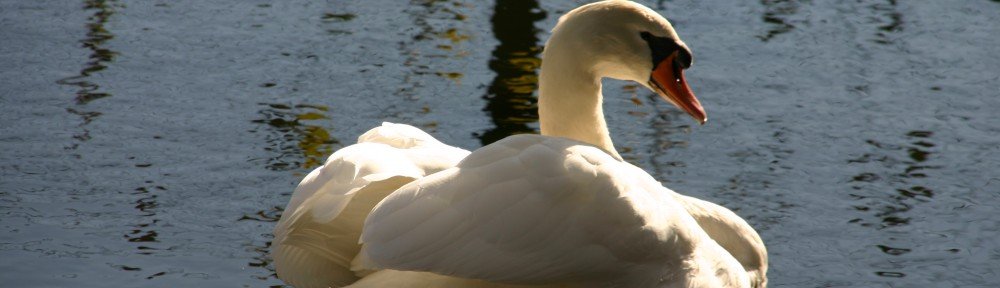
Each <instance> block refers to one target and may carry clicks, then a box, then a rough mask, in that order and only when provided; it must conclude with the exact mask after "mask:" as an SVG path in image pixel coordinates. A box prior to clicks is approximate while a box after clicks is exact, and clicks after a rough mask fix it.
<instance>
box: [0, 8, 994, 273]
mask: <svg viewBox="0 0 1000 288" xmlns="http://www.w3.org/2000/svg"><path fill="white" fill-rule="evenodd" d="M582 2H583V1H540V2H539V1H529V0H521V1H517V0H497V1H496V2H495V3H492V2H474V1H458V0H441V1H431V0H428V1H409V2H406V1H363V2H362V1H299V0H292V1H264V0H254V1H192V0H180V1H156V0H154V1H127V0H118V1H113V0H105V1H101V0H86V1H52V0H39V1H17V0H2V1H0V42H2V43H3V44H2V45H0V65H2V67H3V68H2V69H0V151H2V152H0V231H2V232H0V259H2V260H0V281H2V282H0V283H3V286H5V287H6V286H11V287H137V286H144V287H236V286H244V287H264V286H272V285H280V284H281V282H280V281H279V280H277V279H276V278H274V276H273V272H272V267H271V266H270V263H269V259H268V257H267V253H268V252H267V251H268V246H269V241H270V239H271V234H270V232H271V229H272V227H273V225H274V223H273V222H274V221H276V219H277V218H278V217H279V216H280V213H281V210H282V207H283V206H284V205H285V204H286V203H287V201H288V198H289V196H290V194H291V191H292V189H293V188H294V186H295V185H296V184H297V182H298V181H299V179H300V178H301V177H302V176H303V175H304V173H306V172H308V171H309V170H310V169H311V168H313V167H315V166H317V165H319V164H320V163H321V162H322V161H323V160H324V159H325V157H326V155H328V154H330V153H331V152H332V151H334V150H336V149H338V148H341V147H343V146H345V145H348V144H350V143H352V142H354V139H356V137H357V136H358V135H359V134H360V133H362V132H363V131H365V130H367V129H369V128H371V127H374V126H376V125H378V124H379V123H380V122H381V121H383V120H387V121H394V122H402V123H409V124H413V125H415V126H418V127H420V128H422V129H425V130H427V131H429V132H431V133H432V134H433V135H434V136H436V137H438V138H439V139H441V140H442V141H444V142H446V143H450V144H452V145H456V146H460V147H464V148H467V149H475V148H477V147H480V146H482V145H483V144H485V143H490V142H492V141H495V140H497V139H500V138H502V137H504V136H506V135H509V134H512V133H530V132H533V131H536V130H537V122H536V121H537V120H536V117H537V116H536V113H535V112H534V105H535V98H534V95H535V94H534V90H535V88H536V85H537V78H536V74H535V73H536V72H535V70H536V69H537V68H538V67H539V64H540V60H539V59H538V56H539V55H540V51H541V50H540V49H541V45H542V44H543V41H544V39H546V38H547V37H548V32H547V31H548V29H550V28H551V27H552V26H553V25H554V23H555V21H556V19H557V17H558V16H559V15H561V14H562V13H564V12H565V11H568V10H569V9H572V8H573V7H576V6H578V5H579V4H581V3H582ZM647 4H648V5H650V6H651V7H654V8H656V9H658V10H659V11H661V12H662V13H663V14H664V15H666V16H667V17H668V18H669V19H671V21H672V22H673V23H674V25H675V27H676V28H677V30H678V32H679V33H680V35H681V37H683V39H684V40H685V41H686V42H687V43H688V45H689V46H690V47H691V48H692V49H693V51H694V54H695V58H696V60H695V65H694V66H693V68H692V69H691V70H688V73H687V74H688V78H689V81H690V84H691V85H692V87H693V89H694V91H695V92H696V93H697V94H698V96H699V98H701V100H702V103H703V104H704V105H705V107H706V109H707V110H708V113H709V116H710V121H709V122H708V124H707V125H704V126H697V125H695V124H694V121H692V120H690V119H688V118H687V117H686V116H685V115H683V114H682V113H681V112H679V111H678V110H677V109H675V108H673V107H671V106H670V105H669V104H668V103H664V101H660V100H658V99H657V97H655V96H653V95H652V94H651V93H650V92H648V91H645V90H643V89H640V88H641V87H638V86H637V85H635V84H633V83H622V82H618V81H610V80H609V81H606V82H605V83H606V85H607V86H606V87H605V89H604V91H605V95H606V96H607V98H606V101H605V109H606V114H607V115H608V117H609V122H610V125H611V131H612V133H613V134H614V135H613V136H614V139H615V140H616V144H617V147H618V148H619V150H621V152H622V155H623V156H624V157H625V158H626V159H627V160H628V161H630V162H633V163H635V164H637V165H640V166H641V167H643V168H645V169H646V170H647V171H649V172H650V173H651V174H653V175H654V176H655V177H656V178H658V179H660V180H661V181H663V182H664V183H665V184H666V185H668V186H669V187H671V188H673V189H674V190H677V191H679V192H681V193H685V194H688V195H692V196H697V197H701V198H704V199H707V200H710V201H713V202H716V203H720V204H723V205H725V206H727V207H729V208H731V209H734V210H736V211H737V213H739V214H740V215H742V216H743V217H744V218H746V219H747V220H748V221H749V222H750V223H751V224H752V225H753V226H754V227H757V229H758V231H759V232H760V234H761V236H762V237H763V238H764V240H765V242H766V243H767V245H768V249H769V252H770V257H771V266H770V273H769V276H770V279H771V284H772V287H998V286H1000V240H998V239H1000V209H998V208H997V207H1000V172H998V171H1000V57H998V56H997V55H1000V37H998V35H1000V3H998V2H997V1H990V0H968V1H894V0H871V1H869V0H858V1H794V0H762V1H757V2H753V1H718V0H708V1H682V0H674V1H658V2H647Z"/></svg>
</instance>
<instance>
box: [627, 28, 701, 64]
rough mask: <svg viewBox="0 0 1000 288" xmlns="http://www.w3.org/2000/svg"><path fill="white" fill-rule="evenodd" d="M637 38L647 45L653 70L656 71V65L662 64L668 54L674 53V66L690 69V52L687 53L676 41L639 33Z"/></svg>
mask: <svg viewBox="0 0 1000 288" xmlns="http://www.w3.org/2000/svg"><path fill="white" fill-rule="evenodd" d="M639 37H642V40H646V44H648V45H649V50H650V51H652V53H653V55H652V56H653V69H654V70H655V69H656V65H658V64H660V62H663V59H667V57H669V56H670V54H673V53H674V52H678V53H677V58H676V59H674V66H675V67H680V68H681V69H687V68H690V67H691V61H692V57H691V51H688V49H687V47H684V46H681V45H680V44H677V42H676V41H674V40H672V39H670V38H667V37H658V36H653V34H652V33H649V32H645V31H643V32H641V33H639Z"/></svg>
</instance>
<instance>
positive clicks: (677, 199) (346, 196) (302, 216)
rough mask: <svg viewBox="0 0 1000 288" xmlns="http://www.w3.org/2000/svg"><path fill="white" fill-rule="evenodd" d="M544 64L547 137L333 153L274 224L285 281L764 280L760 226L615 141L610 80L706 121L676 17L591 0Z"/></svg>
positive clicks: (396, 136)
mask: <svg viewBox="0 0 1000 288" xmlns="http://www.w3.org/2000/svg"><path fill="white" fill-rule="evenodd" d="M662 47H666V48H664V49H667V50H671V49H672V51H666V52H665V53H666V54H662V53H660V54H658V52H656V49H659V48H662ZM650 50H653V51H650ZM543 59H544V61H543V64H542V72H541V76H540V79H541V84H540V86H541V88H540V96H539V116H540V122H541V128H542V134H543V135H519V136H511V137H508V138H506V139H503V140H501V141H498V142H497V143H494V144H491V145H488V146H486V147H483V148H480V149H478V150H476V151H475V152H472V153H471V154H469V152H467V151H465V150H461V149H458V148H454V147H451V146H447V145H444V144H442V143H440V142H438V141H437V140H434V139H433V137H431V136H430V135H428V134H426V133H424V132H422V131H420V130H419V129H417V128H413V127H411V126H407V125H400V124H391V123H386V124H383V126H381V127H378V128H375V129H372V130H371V131H369V132H368V133H365V134H364V135H362V136H361V138H360V139H359V144H356V145H352V146H350V147H347V148H344V149H341V150H339V151H337V152H336V153H334V154H333V155H332V156H330V158H329V160H327V162H326V164H325V165H324V166H322V167H320V168H317V169H316V170H315V171H313V172H312V173H310V174H309V175H308V176H306V178H305V179H304V180H303V181H302V183H301V184H300V185H299V187H298V188H296V191H295V193H294V195H293V197H292V200H291V202H290V203H289V205H288V207H287V208H286V212H285V214H284V215H282V218H281V220H280V222H279V224H278V226H277V227H276V228H275V241H274V253H273V257H274V261H275V262H274V263H275V267H276V269H277V273H278V275H279V277H281V278H282V279H284V280H285V281H286V282H288V283H290V284H292V285H295V286H297V287H327V286H333V287H340V286H345V285H351V287H764V286H765V285H766V281H767V278H766V272H767V254H766V250H765V249H764V246H763V243H762V242H761V240H760V237H759V236H758V235H757V233H756V232H755V231H754V230H753V229H752V228H751V227H750V226H749V225H748V224H747V223H746V222H745V221H743V220H742V219H741V218H739V217H738V216H736V214H734V213H733V212H732V211H729V210H728V209H726V208H723V207H721V206H718V205H715V204H712V203H709V202H705V201H702V200H698V199H695V198H691V197H687V196H683V195H680V194H677V193H675V192H673V191H671V190H669V189H667V188H665V187H663V186H662V185H661V184H660V183H659V182H657V181H656V180H654V179H653V178H652V177H651V176H649V175H648V174H647V173H645V172H644V171H642V170H641V169H640V168H638V167H635V166H633V165H631V164H628V163H626V162H624V161H622V160H621V157H620V156H618V154H617V152H616V151H615V150H614V146H613V144H612V142H611V138H610V136H609V133H608V130H607V125H606V124H605V120H604V116H603V112H602V110H601V102H602V95H601V84H600V79H601V78H603V77H611V78H617V79H624V80H633V81H638V82H640V83H643V84H646V80H647V79H649V86H648V87H650V88H652V89H655V90H656V91H658V92H659V93H661V95H663V96H664V97H665V98H667V99H668V100H670V101H671V102H673V103H674V104H676V105H678V106H679V107H681V108H684V110H686V111H687V112H688V113H689V114H691V115H692V116H694V117H695V118H696V119H697V120H699V121H704V119H705V117H704V111H703V110H702V109H701V106H700V104H698V102H697V100H696V99H694V95H693V94H692V93H691V92H690V90H689V89H688V88H687V85H686V82H685V81H684V79H683V76H682V74H681V72H680V71H681V70H683V69H684V68H686V67H687V66H690V59H691V58H690V52H689V51H687V48H686V46H685V45H684V44H683V42H680V40H679V38H678V37H677V35H676V33H675V32H674V31H673V28H672V27H671V26H670V24H669V23H668V22H667V21H666V19H663V18H662V17H661V16H659V15H658V14H656V13H655V12H653V11H652V10H650V9H648V8H646V7H643V6H641V5H638V4H634V3H631V2H625V1H606V2H599V3H594V4H590V5H586V6H583V7H581V8H578V9H576V10H574V11H571V12H570V13H568V14H567V15H566V16H563V18H561V19H560V21H559V24H558V25H557V26H556V28H555V29H554V30H553V35H552V38H550V40H549V42H548V43H547V45H546V49H545V52H544V55H543ZM664 63H666V64H664ZM661 64H662V65H661ZM664 67H666V68H664ZM667 70H669V71H667ZM651 71H652V72H651ZM664 79H667V80H664ZM466 155H468V156H467V157H466ZM369 212H370V213H369ZM359 242H360V243H363V246H362V245H361V244H359ZM410 271H412V272H410ZM359 279H360V280H359ZM519 285H521V286H519ZM532 285H533V286H532Z"/></svg>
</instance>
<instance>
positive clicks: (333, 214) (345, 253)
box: [272, 123, 468, 287]
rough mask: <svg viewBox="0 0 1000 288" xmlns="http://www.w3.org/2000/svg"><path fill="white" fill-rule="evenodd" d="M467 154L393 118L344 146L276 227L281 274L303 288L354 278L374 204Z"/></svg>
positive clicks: (302, 187) (308, 181)
mask: <svg viewBox="0 0 1000 288" xmlns="http://www.w3.org/2000/svg"><path fill="white" fill-rule="evenodd" d="M413 130H416V131H413ZM467 154H468V152H467V151H464V150H461V149H458V148H454V147H451V146H447V145H444V144H441V143H440V142H438V141H437V140H434V139H433V138H432V137H430V135H427V134H426V133H423V132H422V131H420V130H419V129H416V128H413V127H411V126H407V125H399V124H392V123H385V124H383V126H381V127H377V128H375V129H372V130H370V131H368V133H365V135H363V136H362V138H361V139H359V143H358V144H355V145H351V146H348V147H345V148H343V149H340V150H338V151H337V152H335V153H334V154H333V155H331V156H330V158H329V159H328V160H327V162H326V163H325V164H324V165H323V166H320V167H318V168H316V169H315V170H313V171H312V172H310V173H309V174H308V175H307V176H306V177H305V178H304V179H303V180H302V182H301V183H300V184H299V186H298V187H296V189H295V193H293V195H292V198H291V200H290V201H289V204H288V205H287V206H286V208H285V212H284V213H283V214H282V217H281V220H279V222H278V224H277V226H276V227H275V229H274V242H273V245H272V251H273V252H272V258H273V259H274V265H275V269H276V270H277V274H278V276H279V277H280V278H281V279H282V280H285V281H286V282H287V283H289V284H292V285H295V286H296V287H330V286H333V287H340V286H344V285H347V284H350V283H352V282H354V281H355V280H357V277H356V276H355V274H354V272H352V271H351V270H350V262H351V260H352V259H353V258H354V257H355V256H356V255H357V253H358V251H359V250H360V245H358V238H359V237H360V235H361V225H362V224H363V223H364V220H365V218H366V217H367V215H368V212H369V211H371V209H372V207H374V206H375V205H376V204H377V203H378V202H379V201H381V200H382V198H384V197H385V196H386V195H388V194H389V193H392V191H394V190H396V189H397V188H399V187H400V186H402V185H403V184H406V183H409V182H410V181H413V180H414V179H417V178H420V177H423V176H424V175H426V174H429V173H434V172H437V171H439V170H441V169H444V168H447V167H451V166H454V164H455V163H457V162H458V161H459V160H460V159H462V158H463V157H464V156H465V155H467Z"/></svg>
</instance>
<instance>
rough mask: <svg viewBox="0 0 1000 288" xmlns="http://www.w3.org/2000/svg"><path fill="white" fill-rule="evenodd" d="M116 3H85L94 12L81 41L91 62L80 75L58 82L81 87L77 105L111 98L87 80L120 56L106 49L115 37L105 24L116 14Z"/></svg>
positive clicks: (99, 1) (88, 19) (92, 0)
mask: <svg viewBox="0 0 1000 288" xmlns="http://www.w3.org/2000/svg"><path fill="white" fill-rule="evenodd" d="M114 3H116V2H115V1H106V0H87V1H84V6H83V8H84V9H85V10H94V14H93V15H91V16H90V17H88V18H87V21H88V22H87V24H86V27H87V37H86V38H83V40H80V44H81V46H82V47H83V48H87V49H88V50H90V57H89V58H90V60H89V61H87V64H86V66H84V67H83V69H82V70H80V73H79V74H78V75H76V76H72V77H68V78H64V79H60V80H58V81H56V83H58V84H62V85H70V86H77V87H79V90H78V91H77V92H76V104H80V105H83V104H87V103H89V102H90V101H94V100H97V99H101V98H104V97H108V96H111V94H108V93H105V92H98V89H99V88H100V86H99V85H97V84H96V83H93V82H90V81H87V80H85V79H86V78H87V77H90V75H91V74H94V73H97V72H100V71H102V70H104V69H106V68H107V63H109V62H111V61H113V60H114V58H115V56H117V55H118V52H115V51H112V50H110V49H108V48H106V47H104V44H105V42H107V41H108V40H111V39H112V38H114V37H115V36H114V35H113V34H111V32H109V31H108V30H107V29H105V28H104V24H105V23H107V22H108V19H109V18H111V15H114V14H115V10H114V9H113V8H112V4H114Z"/></svg>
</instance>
